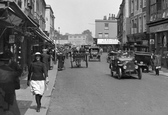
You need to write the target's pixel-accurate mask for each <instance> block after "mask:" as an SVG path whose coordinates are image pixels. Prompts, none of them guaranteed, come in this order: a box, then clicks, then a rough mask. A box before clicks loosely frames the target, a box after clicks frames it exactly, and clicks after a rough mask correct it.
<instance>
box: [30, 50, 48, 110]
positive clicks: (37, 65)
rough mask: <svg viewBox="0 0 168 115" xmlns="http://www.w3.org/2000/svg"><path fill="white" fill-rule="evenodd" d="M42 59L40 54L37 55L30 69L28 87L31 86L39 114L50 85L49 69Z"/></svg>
mask: <svg viewBox="0 0 168 115" xmlns="http://www.w3.org/2000/svg"><path fill="white" fill-rule="evenodd" d="M42 58H43V57H42V55H41V53H40V52H36V53H35V59H34V61H33V62H32V63H31V65H30V67H29V73H28V79H27V85H28V86H30V89H31V92H32V94H33V95H35V100H36V103H37V109H36V111H37V112H40V108H41V99H42V96H43V94H44V91H45V89H46V85H47V84H48V83H49V79H48V73H47V69H46V66H45V63H43V61H42Z"/></svg>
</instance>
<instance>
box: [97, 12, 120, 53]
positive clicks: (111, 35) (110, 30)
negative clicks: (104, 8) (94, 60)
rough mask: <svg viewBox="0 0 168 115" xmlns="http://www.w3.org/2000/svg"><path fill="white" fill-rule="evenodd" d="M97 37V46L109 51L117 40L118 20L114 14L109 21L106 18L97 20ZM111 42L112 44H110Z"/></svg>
mask: <svg viewBox="0 0 168 115" xmlns="http://www.w3.org/2000/svg"><path fill="white" fill-rule="evenodd" d="M95 24H96V25H95V37H96V38H97V45H99V46H100V47H103V49H104V50H107V47H111V46H112V44H113V43H114V44H115V42H113V40H115V39H117V20H116V17H115V15H114V14H112V15H110V14H109V17H108V19H107V17H106V16H104V18H103V19H96V20H95ZM109 41H111V42H109Z"/></svg>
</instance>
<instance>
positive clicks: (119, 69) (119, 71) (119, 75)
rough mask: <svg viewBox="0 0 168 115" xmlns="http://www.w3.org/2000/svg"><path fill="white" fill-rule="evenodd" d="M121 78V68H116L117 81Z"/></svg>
mask: <svg viewBox="0 0 168 115" xmlns="http://www.w3.org/2000/svg"><path fill="white" fill-rule="evenodd" d="M121 77H122V70H121V68H118V79H121Z"/></svg>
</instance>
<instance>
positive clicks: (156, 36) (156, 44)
mask: <svg viewBox="0 0 168 115" xmlns="http://www.w3.org/2000/svg"><path fill="white" fill-rule="evenodd" d="M158 49H159V48H158V33H155V53H156V54H157V53H158Z"/></svg>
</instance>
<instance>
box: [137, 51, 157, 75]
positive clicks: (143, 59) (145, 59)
mask: <svg viewBox="0 0 168 115" xmlns="http://www.w3.org/2000/svg"><path fill="white" fill-rule="evenodd" d="M151 56H152V54H151V53H150V52H142V51H139V52H135V60H136V61H137V62H138V63H141V67H142V71H143V72H144V71H146V72H149V69H150V68H152V67H153V66H154V64H153V61H152V59H151Z"/></svg>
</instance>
